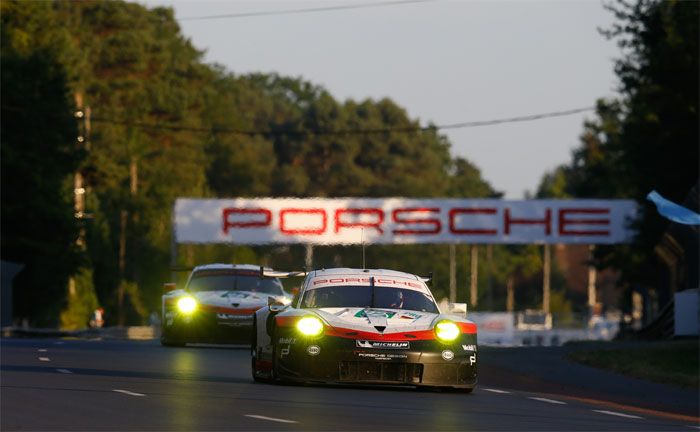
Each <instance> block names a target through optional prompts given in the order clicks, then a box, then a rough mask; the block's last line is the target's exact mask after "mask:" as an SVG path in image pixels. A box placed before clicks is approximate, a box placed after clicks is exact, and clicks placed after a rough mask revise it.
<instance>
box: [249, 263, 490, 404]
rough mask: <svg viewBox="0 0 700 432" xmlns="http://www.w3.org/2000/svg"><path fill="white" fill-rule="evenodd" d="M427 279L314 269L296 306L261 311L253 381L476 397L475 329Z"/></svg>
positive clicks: (257, 320)
mask: <svg viewBox="0 0 700 432" xmlns="http://www.w3.org/2000/svg"><path fill="white" fill-rule="evenodd" d="M266 274H267V273H266ZM277 275H279V274H277ZM426 281H427V279H423V278H420V277H418V276H415V275H411V274H408V273H402V272H397V271H391V270H359V269H349V268H338V269H328V270H315V271H312V272H309V273H308V274H306V278H305V280H304V282H303V284H302V286H301V289H300V291H299V293H298V294H297V296H296V297H295V298H294V300H293V301H292V304H291V305H288V306H287V305H282V304H277V305H274V304H273V305H270V306H268V307H264V308H262V309H260V310H258V311H257V312H256V313H255V321H254V323H253V325H254V328H255V330H254V331H255V335H254V339H253V343H252V346H251V354H252V361H251V367H252V374H253V378H254V379H255V380H256V381H270V380H271V381H296V382H328V383H355V384H356V383H367V384H391V385H397V384H398V385H411V386H425V387H446V388H453V389H460V390H463V391H465V392H471V391H472V390H473V389H474V386H475V385H476V378H477V374H476V369H477V344H476V336H477V331H476V330H477V329H476V325H475V324H474V323H473V322H471V321H469V320H467V319H466V317H465V316H457V315H449V314H444V313H441V312H440V309H439V308H438V305H437V304H436V302H435V299H434V298H433V295H432V294H431V292H430V289H429V288H428V287H427V285H426V284H425V282H426ZM465 310H466V309H465Z"/></svg>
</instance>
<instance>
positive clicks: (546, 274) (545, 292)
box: [542, 243, 552, 314]
mask: <svg viewBox="0 0 700 432" xmlns="http://www.w3.org/2000/svg"><path fill="white" fill-rule="evenodd" d="M551 255H552V252H551V246H550V245H549V244H548V243H545V245H544V268H543V271H542V273H543V275H542V278H543V281H542V310H543V311H544V313H545V314H548V313H549V282H550V274H551V265H552V262H551V261H552V256H551Z"/></svg>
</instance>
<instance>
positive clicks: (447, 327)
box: [435, 321, 459, 342]
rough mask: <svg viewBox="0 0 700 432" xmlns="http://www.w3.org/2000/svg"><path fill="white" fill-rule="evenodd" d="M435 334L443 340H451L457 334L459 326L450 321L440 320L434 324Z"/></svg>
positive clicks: (455, 337)
mask: <svg viewBox="0 0 700 432" xmlns="http://www.w3.org/2000/svg"><path fill="white" fill-rule="evenodd" d="M435 336H437V338H438V339H440V340H441V341H443V342H452V341H454V340H455V339H457V336H459V327H458V326H457V324H455V323H453V322H452V321H440V322H439V323H437V324H435Z"/></svg>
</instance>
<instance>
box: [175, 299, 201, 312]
mask: <svg viewBox="0 0 700 432" xmlns="http://www.w3.org/2000/svg"><path fill="white" fill-rule="evenodd" d="M177 308H178V310H179V311H180V312H182V313H184V314H186V315H189V314H191V313H192V312H194V311H195V310H196V309H197V300H195V299H194V297H190V296H186V297H181V298H180V299H179V300H178V301H177Z"/></svg>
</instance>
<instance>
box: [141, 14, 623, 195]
mask: <svg viewBox="0 0 700 432" xmlns="http://www.w3.org/2000/svg"><path fill="white" fill-rule="evenodd" d="M140 3H142V4H145V5H146V6H148V7H155V6H169V7H173V8H174V10H175V16H176V18H177V19H178V20H179V22H180V25H181V28H182V32H183V34H184V35H185V37H187V38H189V39H190V40H191V42H192V44H193V45H194V46H195V47H196V48H198V49H200V50H204V51H205V52H206V53H205V57H204V58H205V61H206V62H208V63H218V64H221V65H223V66H225V67H226V69H227V70H229V71H231V72H233V73H235V74H246V73H252V72H263V73H273V72H274V73H278V74H280V75H284V76H293V77H301V78H303V79H304V80H307V81H309V82H311V83H313V84H315V85H320V86H322V87H324V88H325V89H326V90H328V91H329V92H330V93H331V94H332V95H333V96H334V97H335V98H336V99H338V100H340V101H344V100H346V99H353V100H356V101H360V100H365V99H368V98H369V99H373V100H379V99H382V98H385V97H387V98H390V99H392V100H393V101H395V102H396V103H397V104H399V105H400V106H402V107H404V108H405V109H406V111H407V113H408V115H409V117H410V118H412V119H418V120H419V121H420V122H421V124H422V125H427V124H428V123H429V122H432V123H433V124H436V125H445V124H452V123H462V122H471V121H481V120H492V119H502V118H510V117H518V116H526V115H531V114H540V113H549V112H555V111H561V110H569V109H573V108H582V107H590V106H594V105H595V101H596V100H597V99H598V98H601V97H608V98H609V97H614V96H615V89H616V87H617V80H616V77H615V75H614V71H613V67H614V59H615V58H617V57H619V56H620V52H619V49H618V48H617V46H616V44H615V42H614V41H609V40H607V39H606V38H605V37H603V36H602V35H601V34H600V33H599V31H598V29H599V28H609V27H610V26H611V24H612V22H613V17H612V14H611V13H610V12H608V11H606V10H605V9H604V8H603V3H602V2H601V1H446V0H443V1H439V0H438V1H417V2H404V3H393V2H392V3H391V4H388V3H389V2H379V3H381V5H379V4H377V2H375V4H374V5H373V6H372V7H355V8H353V9H338V10H327V11H318V12H307V13H286V14H277V15H257V16H244V17H228V18H218V19H201V20H200V19H191V18H196V17H202V16H211V15H225V14H242V13H257V12H272V11H288V10H296V9H309V8H327V7H334V6H346V5H353V6H363V5H367V4H370V2H358V1H355V2H353V1H351V0H345V1H322V2H320V1H304V2H301V1H292V0H289V1H254V2H250V1H218V2H212V1H196V2H195V1H182V0H168V1H164V0H148V1H141V2H140ZM586 118H588V119H592V118H593V113H592V112H590V111H589V112H586V113H580V114H575V115H571V116H566V117H557V118H548V119H542V120H537V121H532V122H518V123H510V124H499V125H494V126H481V127H473V128H462V129H449V130H444V131H442V133H444V134H445V135H447V137H448V138H449V141H450V143H451V152H452V154H453V155H454V156H460V157H464V158H466V159H468V160H470V161H471V162H472V163H474V164H475V165H476V166H477V167H479V169H480V170H481V174H482V177H483V178H484V179H485V180H486V181H488V182H489V183H490V184H491V185H492V186H493V187H494V188H495V189H496V190H498V191H502V192H504V193H505V197H506V198H509V199H521V198H523V197H524V195H525V192H526V191H530V192H534V191H535V190H536V189H537V186H538V185H539V182H540V179H541V178H542V175H543V174H544V173H545V172H546V171H548V170H551V169H553V168H555V167H556V166H557V165H560V164H562V163H567V162H569V161H570V159H571V151H572V150H573V149H574V148H575V147H576V146H577V145H578V142H579V135H580V134H581V132H582V126H583V122H584V119H586Z"/></svg>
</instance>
